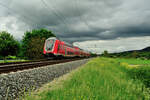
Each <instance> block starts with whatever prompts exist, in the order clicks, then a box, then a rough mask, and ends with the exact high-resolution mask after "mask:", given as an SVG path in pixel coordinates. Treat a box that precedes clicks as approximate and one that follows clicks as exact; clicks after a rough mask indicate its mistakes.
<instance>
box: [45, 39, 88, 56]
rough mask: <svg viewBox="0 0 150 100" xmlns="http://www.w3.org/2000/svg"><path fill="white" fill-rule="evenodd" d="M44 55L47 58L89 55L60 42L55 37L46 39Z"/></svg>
mask: <svg viewBox="0 0 150 100" xmlns="http://www.w3.org/2000/svg"><path fill="white" fill-rule="evenodd" d="M43 53H44V55H46V56H48V57H58V56H62V57H89V56H90V53H89V52H86V51H83V50H81V49H80V48H78V47H75V46H73V45H71V44H68V43H65V42H64V41H60V40H58V39H57V38H55V37H51V38H48V39H47V40H46V41H45V45H44V50H43Z"/></svg>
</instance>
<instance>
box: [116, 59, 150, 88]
mask: <svg viewBox="0 0 150 100" xmlns="http://www.w3.org/2000/svg"><path fill="white" fill-rule="evenodd" d="M115 61H117V62H120V63H124V62H125V63H127V65H128V66H129V65H130V66H131V68H127V69H126V70H127V72H128V74H129V76H130V77H132V78H133V79H135V80H137V79H138V80H140V81H142V82H143V83H144V85H145V86H146V87H148V88H150V60H140V59H118V58H117V59H115ZM134 66H137V67H134Z"/></svg>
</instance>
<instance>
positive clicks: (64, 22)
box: [41, 0, 70, 32]
mask: <svg viewBox="0 0 150 100" xmlns="http://www.w3.org/2000/svg"><path fill="white" fill-rule="evenodd" d="M41 2H42V3H43V5H44V7H45V8H47V10H49V11H50V12H52V13H53V14H54V15H55V16H57V17H58V18H59V19H60V21H61V22H62V23H63V24H64V25H65V26H66V29H67V30H68V31H69V28H68V26H67V23H66V21H65V20H64V19H63V16H61V15H59V14H58V13H57V12H56V10H55V8H54V7H53V6H52V5H51V7H49V6H48V5H47V3H46V2H45V0H41ZM50 9H51V10H50ZM61 19H62V20H61ZM69 32H70V31H69Z"/></svg>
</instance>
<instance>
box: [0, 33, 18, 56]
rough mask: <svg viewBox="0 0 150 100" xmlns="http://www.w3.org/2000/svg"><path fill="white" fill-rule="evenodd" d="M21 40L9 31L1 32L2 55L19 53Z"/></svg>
mask: <svg viewBox="0 0 150 100" xmlns="http://www.w3.org/2000/svg"><path fill="white" fill-rule="evenodd" d="M19 46H20V45H19V42H18V41H16V40H15V39H14V37H13V36H12V35H10V33H8V32H5V31H3V32H0V56H2V57H6V56H8V55H15V56H16V55H17V53H18V52H19Z"/></svg>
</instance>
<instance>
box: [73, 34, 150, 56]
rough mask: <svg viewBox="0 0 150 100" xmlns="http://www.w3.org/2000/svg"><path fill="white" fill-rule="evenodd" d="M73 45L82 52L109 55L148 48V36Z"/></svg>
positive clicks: (149, 44) (149, 38)
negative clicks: (105, 53)
mask: <svg viewBox="0 0 150 100" xmlns="http://www.w3.org/2000/svg"><path fill="white" fill-rule="evenodd" d="M74 45H76V46H79V47H80V48H82V49H84V50H88V51H92V52H96V53H102V52H103V51H104V50H108V52H110V53H114V52H122V51H128V50H140V49H143V48H145V47H148V46H150V36H144V37H132V38H117V39H115V40H98V41H84V42H75V43H74Z"/></svg>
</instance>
